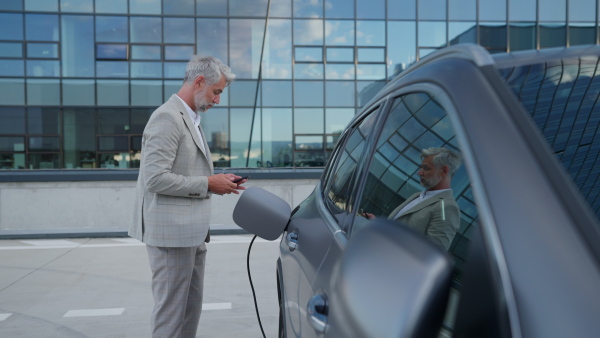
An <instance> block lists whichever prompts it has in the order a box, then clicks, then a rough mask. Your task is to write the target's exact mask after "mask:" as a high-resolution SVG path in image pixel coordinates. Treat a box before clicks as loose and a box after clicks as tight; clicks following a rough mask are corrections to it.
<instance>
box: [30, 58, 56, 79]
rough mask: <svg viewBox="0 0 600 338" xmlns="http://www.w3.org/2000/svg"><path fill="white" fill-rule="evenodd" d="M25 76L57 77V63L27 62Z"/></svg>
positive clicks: (44, 61)
mask: <svg viewBox="0 0 600 338" xmlns="http://www.w3.org/2000/svg"><path fill="white" fill-rule="evenodd" d="M27 76H34V77H59V76H60V64H59V61H46V60H27Z"/></svg>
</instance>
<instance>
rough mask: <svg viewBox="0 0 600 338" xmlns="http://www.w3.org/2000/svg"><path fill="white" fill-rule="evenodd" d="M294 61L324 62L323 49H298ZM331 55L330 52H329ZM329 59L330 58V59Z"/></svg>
mask: <svg viewBox="0 0 600 338" xmlns="http://www.w3.org/2000/svg"><path fill="white" fill-rule="evenodd" d="M294 51H295V55H294V59H295V60H296V62H298V61H316V62H322V61H323V48H321V47H296V48H295V49H294ZM327 53H328V54H327V55H329V52H327ZM328 59H329V58H328Z"/></svg>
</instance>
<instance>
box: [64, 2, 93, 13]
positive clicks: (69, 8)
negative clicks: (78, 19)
mask: <svg viewBox="0 0 600 338" xmlns="http://www.w3.org/2000/svg"><path fill="white" fill-rule="evenodd" d="M60 11H61V12H71V13H74V12H75V13H92V12H93V11H94V0H60Z"/></svg>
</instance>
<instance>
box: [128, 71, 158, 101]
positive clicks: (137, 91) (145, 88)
mask: <svg viewBox="0 0 600 338" xmlns="http://www.w3.org/2000/svg"><path fill="white" fill-rule="evenodd" d="M159 67H160V63H159ZM161 104H163V97H162V81H142V80H136V81H133V80H132V81H131V105H132V106H154V107H158V106H160V105H161Z"/></svg>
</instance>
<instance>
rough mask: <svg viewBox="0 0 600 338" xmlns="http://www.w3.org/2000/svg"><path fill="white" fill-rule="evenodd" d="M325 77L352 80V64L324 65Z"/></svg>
mask: <svg viewBox="0 0 600 338" xmlns="http://www.w3.org/2000/svg"><path fill="white" fill-rule="evenodd" d="M325 78H326V79H328V80H354V64H334V63H329V64H327V65H325Z"/></svg>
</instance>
